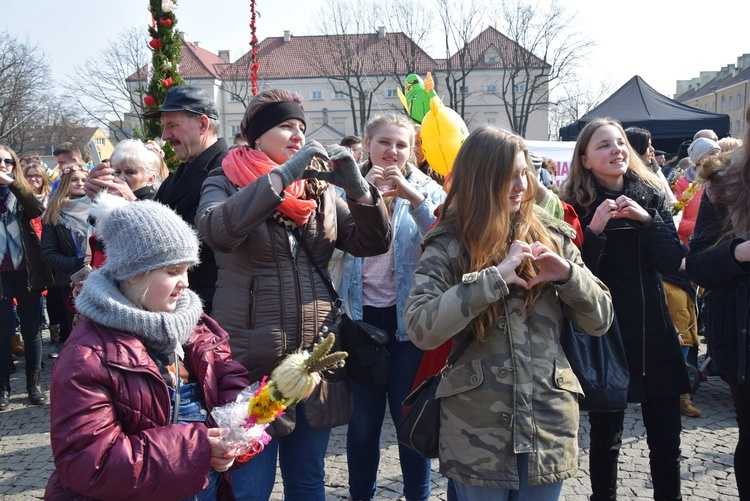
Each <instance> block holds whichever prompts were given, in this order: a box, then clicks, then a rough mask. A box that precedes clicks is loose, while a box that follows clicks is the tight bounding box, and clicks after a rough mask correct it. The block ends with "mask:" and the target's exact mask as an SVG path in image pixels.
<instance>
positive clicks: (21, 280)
mask: <svg viewBox="0 0 750 501" xmlns="http://www.w3.org/2000/svg"><path fill="white" fill-rule="evenodd" d="M43 212H44V204H42V202H40V201H39V200H38V199H37V198H36V197H35V196H34V193H33V192H32V190H31V187H30V186H29V184H28V182H27V181H26V178H25V177H24V175H23V172H22V171H21V166H20V163H19V161H18V157H17V156H16V154H15V152H14V151H13V150H12V149H10V148H8V147H7V146H2V145H0V252H2V255H3V257H2V261H1V262H0V277H1V278H2V281H1V282H2V292H1V294H0V298H2V299H0V410H5V409H7V408H8V406H9V405H10V369H11V367H10V363H11V362H10V360H11V358H10V353H9V351H10V338H11V337H12V336H13V334H14V322H13V298H14V297H15V298H16V299H17V301H18V317H19V319H20V322H21V336H23V341H24V345H25V353H24V356H25V358H26V389H27V391H28V395H29V400H30V401H31V403H32V404H35V405H40V404H44V403H45V402H47V396H46V395H45V394H44V392H43V391H42V388H41V384H40V370H41V366H42V336H41V334H40V333H39V310H40V308H41V300H42V299H41V298H42V295H41V293H42V289H44V287H45V286H46V285H47V284H49V283H50V282H51V277H50V276H49V272H48V271H47V269H46V268H45V266H44V265H43V264H42V258H41V254H40V251H39V237H38V236H37V234H36V232H35V231H34V227H33V225H32V222H31V220H32V219H34V218H36V217H39V216H41V215H42V213H43Z"/></svg>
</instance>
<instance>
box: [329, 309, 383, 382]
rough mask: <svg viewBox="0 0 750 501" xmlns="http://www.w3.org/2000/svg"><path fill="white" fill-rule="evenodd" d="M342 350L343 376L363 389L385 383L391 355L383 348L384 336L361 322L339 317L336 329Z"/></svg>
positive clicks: (381, 330) (377, 329) (381, 331)
mask: <svg viewBox="0 0 750 501" xmlns="http://www.w3.org/2000/svg"><path fill="white" fill-rule="evenodd" d="M339 333H340V334H341V341H342V345H341V346H342V348H343V349H344V351H346V352H347V353H348V354H349V356H348V357H346V363H345V365H344V368H345V369H346V374H347V375H348V376H349V377H350V378H351V379H352V381H354V382H355V383H357V384H358V385H361V386H364V387H365V388H372V387H373V386H377V385H381V384H385V383H387V382H388V371H389V368H390V363H391V354H390V353H389V352H388V349H387V348H386V347H385V345H386V344H388V333H387V332H385V331H384V330H383V329H379V328H378V327H375V326H374V325H371V324H368V323H367V322H363V321H361V320H352V319H351V317H349V315H347V314H346V313H342V314H341V324H340V326H339Z"/></svg>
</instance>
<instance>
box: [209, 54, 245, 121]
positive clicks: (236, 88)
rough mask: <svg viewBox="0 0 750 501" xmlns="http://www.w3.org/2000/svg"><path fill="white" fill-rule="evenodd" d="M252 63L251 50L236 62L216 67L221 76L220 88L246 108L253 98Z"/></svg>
mask: <svg viewBox="0 0 750 501" xmlns="http://www.w3.org/2000/svg"><path fill="white" fill-rule="evenodd" d="M252 64H253V63H252V59H251V57H250V51H248V52H247V53H246V54H244V55H243V56H241V57H240V58H239V59H238V60H237V61H235V62H234V63H227V64H223V65H221V66H220V67H218V68H215V69H216V71H217V73H219V75H220V76H221V80H220V83H219V88H220V89H221V90H223V91H224V92H226V93H227V94H229V96H230V97H231V99H232V100H233V101H237V102H239V103H242V106H243V107H244V108H247V105H248V104H249V103H250V100H251V99H252V98H253V93H252V86H251V82H250V71H251V70H252Z"/></svg>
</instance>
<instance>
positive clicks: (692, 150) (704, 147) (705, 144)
mask: <svg viewBox="0 0 750 501" xmlns="http://www.w3.org/2000/svg"><path fill="white" fill-rule="evenodd" d="M711 150H719V151H721V147H720V146H719V143H717V142H716V141H714V140H713V139H708V138H707V137H699V138H698V139H696V140H695V141H693V142H692V143H690V146H688V155H689V156H690V161H691V162H693V165H697V164H698V162H700V160H701V158H703V157H705V156H706V155H708V154H709V153H710V152H711Z"/></svg>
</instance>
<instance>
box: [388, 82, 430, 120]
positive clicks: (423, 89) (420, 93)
mask: <svg viewBox="0 0 750 501" xmlns="http://www.w3.org/2000/svg"><path fill="white" fill-rule="evenodd" d="M396 90H397V91H398V98H399V99H400V100H401V104H403V105H404V108H405V109H406V112H407V113H408V114H409V116H410V117H411V119H412V120H414V123H418V124H421V123H422V120H423V119H424V116H425V114H427V112H428V111H430V99H432V98H433V97H435V96H436V95H437V94H435V82H434V81H433V80H432V74H431V73H427V75H426V76H425V79H424V82H423V81H422V79H421V78H420V77H419V75H416V74H414V73H411V74H410V75H409V76H407V77H406V82H404V92H401V89H396Z"/></svg>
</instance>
